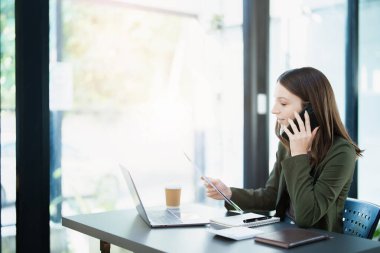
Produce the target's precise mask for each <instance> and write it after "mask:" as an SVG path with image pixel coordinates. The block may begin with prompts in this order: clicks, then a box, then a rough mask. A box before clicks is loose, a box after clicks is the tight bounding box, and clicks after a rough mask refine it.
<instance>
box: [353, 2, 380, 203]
mask: <svg viewBox="0 0 380 253" xmlns="http://www.w3.org/2000/svg"><path fill="white" fill-rule="evenodd" d="M359 7H360V8H359V18H360V20H359V146H360V148H362V149H364V150H365V152H364V153H363V156H364V157H363V158H360V159H359V170H358V190H359V198H360V199H363V200H367V201H370V202H373V203H377V204H379V203H380V196H379V189H380V187H379V183H378V179H379V178H380V172H379V166H378V159H377V158H378V157H377V156H378V155H379V154H380V145H379V140H380V133H379V131H378V125H379V124H380V114H379V112H378V109H379V108H380V45H379V40H380V31H379V29H377V24H379V23H380V16H379V15H378V13H379V11H380V1H378V0H377V1H369V0H368V1H360V6H359Z"/></svg>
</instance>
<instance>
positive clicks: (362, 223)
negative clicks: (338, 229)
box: [343, 198, 380, 239]
mask: <svg viewBox="0 0 380 253" xmlns="http://www.w3.org/2000/svg"><path fill="white" fill-rule="evenodd" d="M379 218H380V206H378V205H375V204H372V203H369V202H365V201H360V200H357V199H352V198H347V200H346V202H345V204H344V210H343V233H344V234H347V235H354V236H358V237H362V238H367V239H372V237H373V234H374V233H375V230H376V227H377V223H378V221H379Z"/></svg>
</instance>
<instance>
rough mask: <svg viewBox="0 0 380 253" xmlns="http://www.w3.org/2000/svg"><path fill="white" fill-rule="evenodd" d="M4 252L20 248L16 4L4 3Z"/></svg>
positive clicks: (0, 84) (8, 0) (9, 0)
mask: <svg viewBox="0 0 380 253" xmlns="http://www.w3.org/2000/svg"><path fill="white" fill-rule="evenodd" d="M0 15H1V36H0V37H1V45H0V48H1V68H0V69H1V77H0V87H1V91H0V93H1V105H0V108H1V117H0V120H1V127H0V129H1V139H0V140H1V149H0V150H1V156H0V157H1V165H0V168H1V247H2V248H1V249H0V251H1V252H14V251H15V248H16V208H15V201H16V121H15V19H14V1H13V0H4V1H1V11H0Z"/></svg>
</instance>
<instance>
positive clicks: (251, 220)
mask: <svg viewBox="0 0 380 253" xmlns="http://www.w3.org/2000/svg"><path fill="white" fill-rule="evenodd" d="M270 218H271V217H269V216H263V217H258V218H252V219H246V220H243V222H244V223H250V222H254V221H259V220H267V219H270Z"/></svg>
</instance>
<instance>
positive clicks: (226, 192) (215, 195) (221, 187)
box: [201, 177, 232, 200]
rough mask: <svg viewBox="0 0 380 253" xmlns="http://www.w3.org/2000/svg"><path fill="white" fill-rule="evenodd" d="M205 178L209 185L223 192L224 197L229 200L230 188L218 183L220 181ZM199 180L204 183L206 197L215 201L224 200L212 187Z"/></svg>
mask: <svg viewBox="0 0 380 253" xmlns="http://www.w3.org/2000/svg"><path fill="white" fill-rule="evenodd" d="M207 178H208V179H209V180H210V181H211V183H212V184H213V185H214V186H215V187H216V188H218V189H219V191H221V192H223V194H224V195H226V197H227V198H229V199H230V198H231V195H232V192H231V189H230V187H228V186H227V185H225V184H224V183H223V182H222V181H220V179H215V178H210V177H207ZM201 179H202V180H203V182H204V186H205V188H206V195H207V197H209V198H213V199H216V200H224V198H223V196H222V195H221V194H220V193H219V192H218V191H217V190H215V189H214V187H212V186H211V185H210V184H209V183H207V181H206V180H205V179H204V178H203V177H201Z"/></svg>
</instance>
